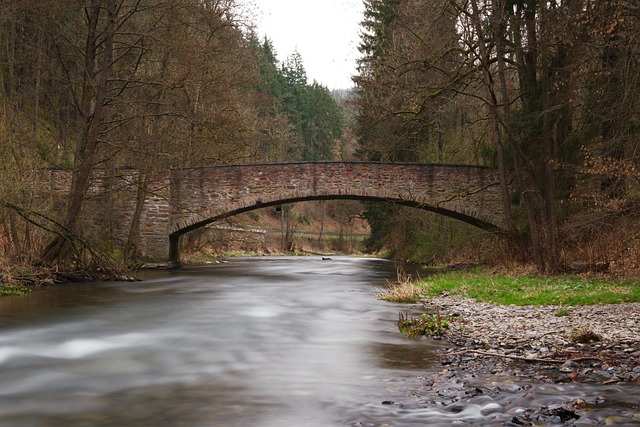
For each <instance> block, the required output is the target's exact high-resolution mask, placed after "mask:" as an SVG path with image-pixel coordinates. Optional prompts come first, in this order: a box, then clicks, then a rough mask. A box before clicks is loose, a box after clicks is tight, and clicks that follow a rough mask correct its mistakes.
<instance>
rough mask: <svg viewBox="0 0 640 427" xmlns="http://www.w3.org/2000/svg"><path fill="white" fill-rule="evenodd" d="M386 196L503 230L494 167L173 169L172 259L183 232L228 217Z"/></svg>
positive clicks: (329, 165) (355, 165) (344, 164)
mask: <svg viewBox="0 0 640 427" xmlns="http://www.w3.org/2000/svg"><path fill="white" fill-rule="evenodd" d="M335 199H345V200H370V201H386V202H392V203H396V204H400V205H404V206H410V207H414V208H420V209H424V210H427V211H431V212H435V213H438V214H441V215H445V216H448V217H452V218H455V219H458V220H460V221H463V222H466V223H469V224H471V225H474V226H477V227H480V228H483V229H486V230H491V231H501V230H502V218H503V214H502V203H501V194H500V187H499V180H498V176H497V173H496V171H495V170H493V169H490V168H487V167H482V166H471V165H437V164H419V163H412V164H408V163H377V162H299V163H273V164H254V165H224V166H214V167H205V168H195V169H176V170H172V173H171V184H170V206H171V209H170V210H171V215H170V217H171V218H170V224H169V227H168V232H169V236H168V237H169V260H170V261H171V262H174V263H178V262H179V258H180V254H179V242H180V238H181V236H183V235H184V234H186V233H188V232H190V231H193V230H195V229H197V228H200V227H203V226H205V225H207V224H210V223H212V222H215V221H218V220H220V219H223V218H227V217H229V216H233V215H237V214H240V213H245V212H249V211H252V210H255V209H261V208H265V207H269V206H275V205H280V204H286V203H295V202H302V201H310V200H335Z"/></svg>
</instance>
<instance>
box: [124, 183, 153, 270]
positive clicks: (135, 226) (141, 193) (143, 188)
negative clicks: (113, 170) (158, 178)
mask: <svg viewBox="0 0 640 427" xmlns="http://www.w3.org/2000/svg"><path fill="white" fill-rule="evenodd" d="M147 184H148V175H147V174H146V173H144V172H142V171H140V173H139V175H138V189H137V193H136V209H135V211H134V213H133V218H131V226H130V227H129V235H128V236H127V243H126V244H125V247H124V258H125V260H130V259H132V258H133V257H134V256H135V255H136V253H137V246H138V239H139V235H140V217H141V216H142V208H143V207H144V202H145V199H146V197H147Z"/></svg>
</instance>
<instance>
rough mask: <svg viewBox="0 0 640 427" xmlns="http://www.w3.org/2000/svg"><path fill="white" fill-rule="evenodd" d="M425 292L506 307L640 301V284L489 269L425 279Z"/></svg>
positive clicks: (429, 294) (423, 288) (445, 274)
mask: <svg viewBox="0 0 640 427" xmlns="http://www.w3.org/2000/svg"><path fill="white" fill-rule="evenodd" d="M420 286H421V287H422V289H421V291H420V292H421V293H422V294H423V295H425V296H437V295H441V294H443V293H448V294H453V295H462V296H466V297H469V298H474V299H476V300H478V301H486V302H494V303H497V304H502V305H591V304H618V303H623V302H638V301H640V285H639V284H638V283H637V282H633V281H620V282H616V281H613V280H605V279H602V278H589V277H582V276H550V277H547V276H535V275H524V276H514V277H511V276H509V275H506V274H493V272H492V271H491V270H489V269H486V268H482V269H474V270H470V271H464V272H460V271H455V272H449V273H443V274H438V275H435V276H431V277H427V278H425V279H424V280H423V281H422V282H421V283H420Z"/></svg>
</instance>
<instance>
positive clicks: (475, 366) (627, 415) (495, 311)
mask: <svg viewBox="0 0 640 427" xmlns="http://www.w3.org/2000/svg"><path fill="white" fill-rule="evenodd" d="M424 306H425V308H426V309H427V310H428V311H430V312H435V311H437V310H439V311H440V313H441V315H443V316H452V317H453V318H454V319H455V320H456V321H453V322H451V324H450V327H449V329H448V330H447V332H446V333H445V335H444V336H443V337H442V339H444V340H447V341H449V342H450V343H451V344H452V345H451V346H450V347H448V348H445V349H443V350H442V351H441V352H440V354H438V355H437V359H438V361H439V363H438V365H439V366H440V369H439V370H438V372H437V373H436V374H435V375H432V376H430V377H428V378H425V381H424V384H423V386H422V388H421V389H420V390H416V391H415V396H417V399H418V402H419V405H420V406H421V407H431V408H443V410H445V411H453V412H455V411H457V410H460V411H462V412H461V414H462V413H466V412H464V411H467V410H468V408H470V407H472V406H473V405H479V404H485V405H493V406H491V407H492V408H494V409H491V410H489V409H488V408H489V406H485V407H484V409H482V411H481V413H482V415H483V416H482V418H480V419H478V418H474V419H471V420H467V419H465V418H464V417H460V418H457V419H455V423H456V424H460V425H500V426H535V425H561V426H568V427H569V426H570V427H577V426H593V425H640V407H639V406H638V405H637V403H632V402H637V400H636V399H637V397H636V396H637V388H636V384H637V381H638V380H639V379H640V342H639V333H638V327H639V326H640V304H638V303H633V304H620V305H593V306H581V307H553V306H546V307H532V306H524V307H517V306H499V305H495V304H489V303H481V302H476V301H474V300H471V299H466V298H461V297H457V296H446V295H445V296H439V297H436V298H430V299H428V300H427V301H424ZM581 328H584V329H583V330H590V331H592V332H595V333H596V334H597V336H598V337H599V338H600V339H599V340H598V341H592V342H585V343H581V342H575V341H574V340H573V339H572V338H573V336H574V335H573V333H574V331H575V330H578V329H581ZM550 391H551V393H550V394H549V392H550ZM486 402H489V404H487V403H486Z"/></svg>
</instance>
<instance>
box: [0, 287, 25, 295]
mask: <svg viewBox="0 0 640 427" xmlns="http://www.w3.org/2000/svg"><path fill="white" fill-rule="evenodd" d="M30 290H31V289H30V288H29V287H27V286H23V285H0V295H2V296H9V295H26V294H27V293H29V291H30Z"/></svg>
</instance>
